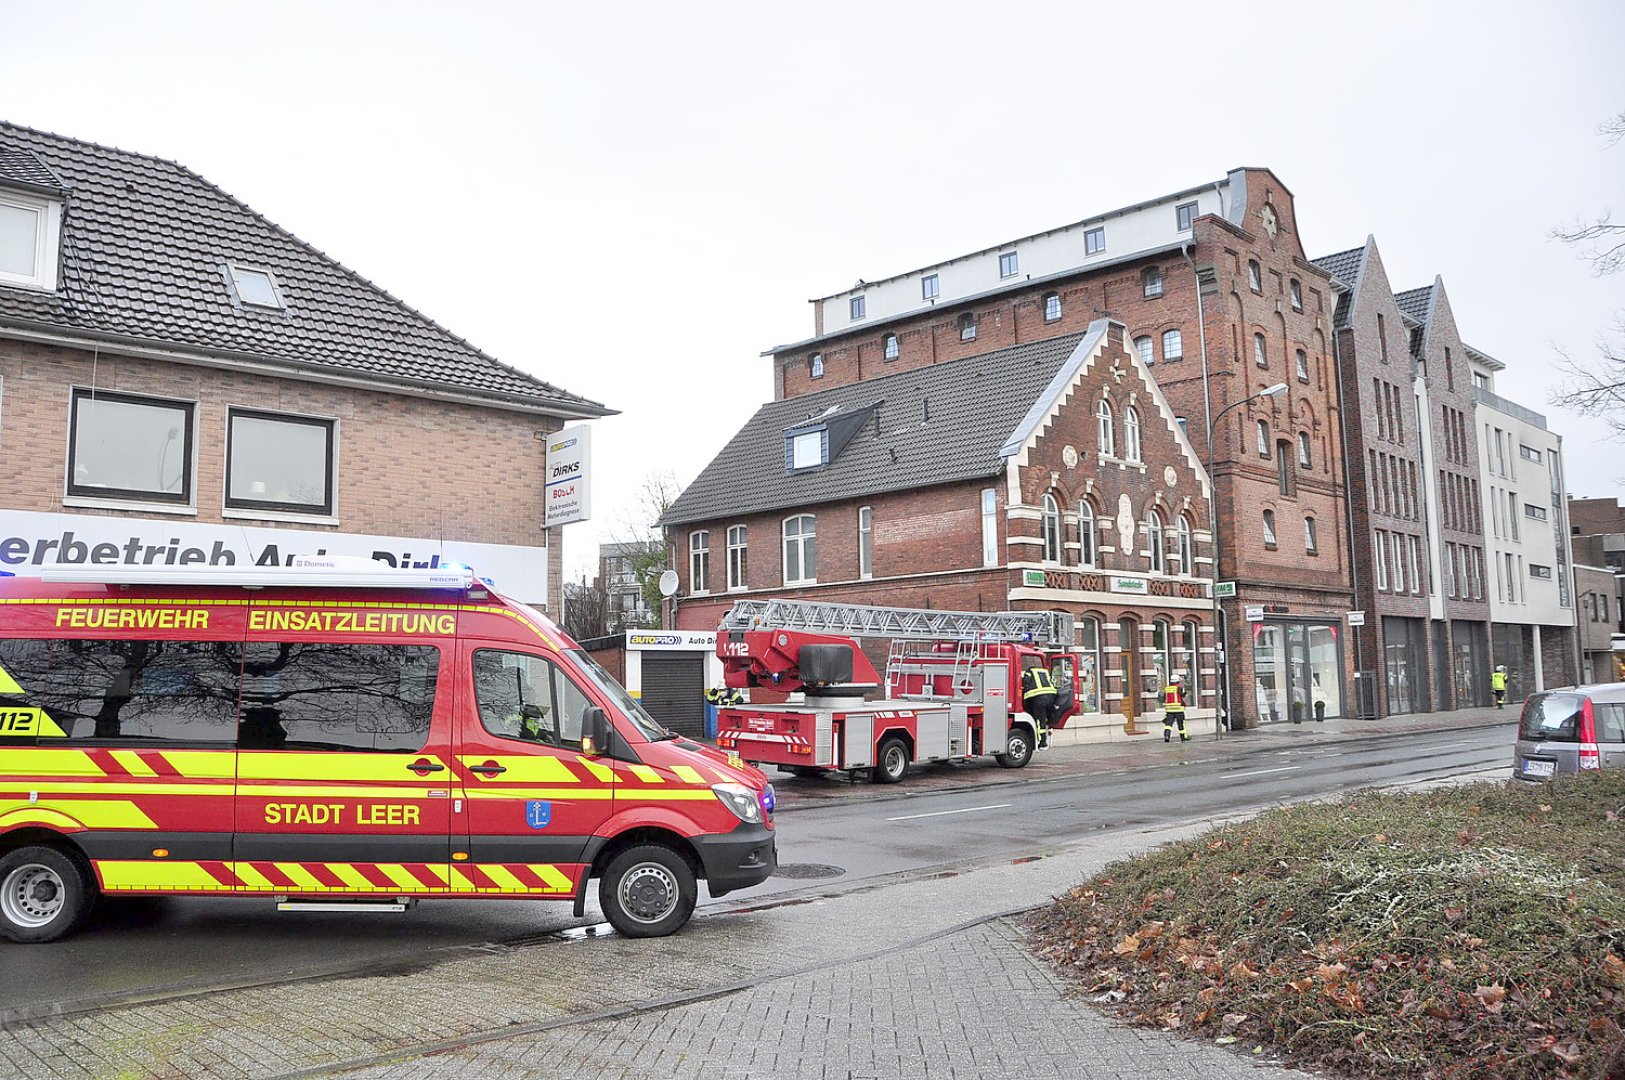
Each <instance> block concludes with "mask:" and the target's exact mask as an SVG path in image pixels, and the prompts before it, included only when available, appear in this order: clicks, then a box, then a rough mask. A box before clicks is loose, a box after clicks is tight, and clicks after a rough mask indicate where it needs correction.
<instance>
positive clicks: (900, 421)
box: [662, 334, 1085, 525]
mask: <svg viewBox="0 0 1625 1080" xmlns="http://www.w3.org/2000/svg"><path fill="white" fill-rule="evenodd" d="M1084 336H1085V335H1081V334H1069V335H1066V336H1064V337H1058V338H1051V339H1050V340H1047V341H1037V342H1032V343H1030V344H1026V345H1016V346H1012V347H1011V348H1008V349H999V350H997V351H995V352H989V353H983V354H981V355H979V356H967V357H965V358H963V359H960V360H952V361H948V362H945V363H941V364H934V365H932V366H930V367H926V368H919V369H916V370H913V371H900V372H898V373H897V374H895V375H887V376H883V377H881V378H878V379H867V380H865V381H863V382H857V383H850V384H848V385H846V386H836V387H832V388H830V389H828V390H822V391H819V392H817V393H812V394H802V395H800V396H799V397H793V398H788V399H786V400H783V401H773V402H769V403H768V404H766V405H763V406H762V407H761V408H760V409H758V410H757V412H756V415H755V416H753V417H751V419H750V421H749V422H748V423H746V424H745V426H744V427H743V428H741V429H740V430H739V432H738V433H737V434H735V435H734V437H733V438H732V439H731V440H729V442H728V445H727V446H725V447H723V449H722V452H721V453H719V454H718V455H717V456H716V457H715V458H714V459H713V460H712V461H711V463H710V464H709V465H707V466H706V467H705V469H704V471H702V472H701V473H700V475H699V477H698V478H697V479H695V481H694V482H693V483H692V484H690V485H689V486H688V488H687V489H686V490H685V491H684V492H683V493H682V495H681V496H680V497H678V499H677V500H676V501H675V502H674V503H672V505H671V507H670V508H669V509H668V510H667V511H666V514H665V517H664V518H663V519H662V521H663V523H664V524H667V525H681V524H684V523H688V522H698V521H707V520H712V519H715V518H718V517H723V516H728V517H733V516H742V515H745V514H755V513H764V512H767V511H771V510H779V509H787V508H791V507H795V508H803V507H806V508H811V507H813V506H816V505H817V504H819V503H827V502H832V501H835V500H841V499H858V498H864V497H866V496H870V495H877V494H880V493H882V492H888V491H901V490H906V489H910V488H920V487H928V486H931V485H934V484H950V483H954V482H956V481H963V480H971V479H981V478H984V477H990V476H994V475H997V474H999V473H1001V472H1002V471H1003V469H1004V458H1003V457H1002V456H1001V448H1002V447H1003V445H1004V443H1005V440H1007V439H1008V438H1010V436H1011V435H1012V434H1014V433H1015V432H1016V431H1017V430H1018V428H1020V427H1021V426H1022V424H1023V421H1024V418H1025V417H1026V416H1027V413H1028V410H1029V409H1031V408H1032V407H1033V403H1034V402H1035V401H1037V400H1038V398H1039V396H1040V395H1041V394H1043V392H1044V391H1045V389H1046V388H1047V387H1048V386H1049V384H1050V381H1051V380H1052V379H1053V378H1054V377H1055V375H1056V373H1057V372H1058V371H1060V369H1061V367H1062V365H1063V364H1064V363H1065V362H1066V360H1067V358H1068V357H1069V356H1071V355H1072V353H1073V351H1074V350H1075V349H1076V348H1077V346H1078V344H1079V342H1080V341H1082V340H1083V338H1084ZM864 413H867V414H868V415H866V416H863V419H862V425H861V427H860V428H859V429H858V430H857V431H856V432H855V433H853V434H849V437H848V441H847V442H846V444H845V446H844V447H843V448H842V450H841V452H840V453H838V454H835V455H833V456H832V459H831V461H830V462H829V464H828V465H826V466H824V467H823V468H818V469H811V470H805V471H800V472H790V471H788V470H787V468H786V448H785V438H786V432H788V431H791V430H793V429H803V430H804V429H806V428H807V427H808V426H809V425H815V424H820V423H825V424H829V425H830V426H831V428H832V429H833V428H835V427H837V426H839V422H840V421H841V420H843V419H847V418H855V417H857V416H859V415H860V414H864ZM833 444H834V440H833V439H832V441H831V445H832V447H833Z"/></svg>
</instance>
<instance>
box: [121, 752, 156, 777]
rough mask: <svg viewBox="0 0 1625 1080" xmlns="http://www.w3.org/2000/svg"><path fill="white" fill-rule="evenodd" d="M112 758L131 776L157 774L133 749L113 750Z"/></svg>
mask: <svg viewBox="0 0 1625 1080" xmlns="http://www.w3.org/2000/svg"><path fill="white" fill-rule="evenodd" d="M111 753H112V755H113V760H114V761H116V762H118V763H119V764H120V765H122V766H124V771H125V772H127V773H129V774H130V775H131V776H157V775H158V773H157V772H156V771H154V770H153V767H152V766H151V765H148V764H147V763H146V762H145V761H143V760H142V758H141V755H140V754H138V753H136V752H135V751H134V750H113V751H111Z"/></svg>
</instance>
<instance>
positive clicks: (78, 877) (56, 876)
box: [0, 847, 96, 944]
mask: <svg viewBox="0 0 1625 1080" xmlns="http://www.w3.org/2000/svg"><path fill="white" fill-rule="evenodd" d="M95 900H96V886H95V884H94V883H93V882H92V880H91V878H90V875H89V873H88V872H87V870H86V869H85V867H84V866H82V865H81V864H80V863H79V862H78V860H76V859H74V858H73V857H72V856H70V855H67V854H65V853H63V852H61V851H58V850H57V849H56V848H53V847H25V848H18V849H17V850H16V851H13V852H11V853H9V854H8V855H6V857H5V858H3V859H0V936H4V937H5V938H7V939H8V940H10V941H17V942H22V943H25V944H39V943H43V942H46V941H55V940H56V939H57V938H59V937H62V936H64V935H65V934H68V933H70V932H71V931H72V930H73V928H74V927H76V926H78V925H79V923H80V922H81V921H83V919H84V917H85V916H86V915H88V914H89V913H90V908H91V905H92V904H93V903H94V902H95Z"/></svg>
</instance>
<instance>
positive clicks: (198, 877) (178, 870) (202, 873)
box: [95, 859, 232, 892]
mask: <svg viewBox="0 0 1625 1080" xmlns="http://www.w3.org/2000/svg"><path fill="white" fill-rule="evenodd" d="M95 866H96V871H97V873H99V874H100V875H101V878H102V889H103V890H105V891H106V892H118V891H120V890H129V889H193V890H196V891H198V892H230V891H231V890H232V886H230V885H222V884H221V883H220V882H219V881H217V880H216V879H215V876H214V875H213V874H211V873H209V872H208V871H207V870H205V869H203V867H201V866H199V865H198V864H197V863H195V862H170V861H169V860H168V859H143V860H140V861H135V860H129V861H126V860H122V859H101V860H97V862H96V864H95Z"/></svg>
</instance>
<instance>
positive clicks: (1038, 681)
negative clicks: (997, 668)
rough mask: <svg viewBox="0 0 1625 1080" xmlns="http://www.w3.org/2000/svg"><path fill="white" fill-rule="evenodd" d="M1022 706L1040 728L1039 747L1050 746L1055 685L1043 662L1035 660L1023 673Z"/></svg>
mask: <svg viewBox="0 0 1625 1080" xmlns="http://www.w3.org/2000/svg"><path fill="white" fill-rule="evenodd" d="M1021 705H1022V708H1024V709H1026V710H1027V715H1028V716H1031V717H1032V718H1033V725H1034V726H1035V727H1037V728H1038V745H1039V747H1040V748H1043V747H1046V746H1048V745H1049V726H1050V724H1052V723H1054V722H1055V705H1056V697H1055V684H1054V683H1053V682H1051V681H1050V677H1049V669H1048V668H1046V667H1045V666H1044V664H1043V662H1042V661H1040V660H1037V659H1033V660H1031V661H1029V662H1028V664H1027V667H1026V669H1025V670H1024V671H1022V673H1021Z"/></svg>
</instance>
